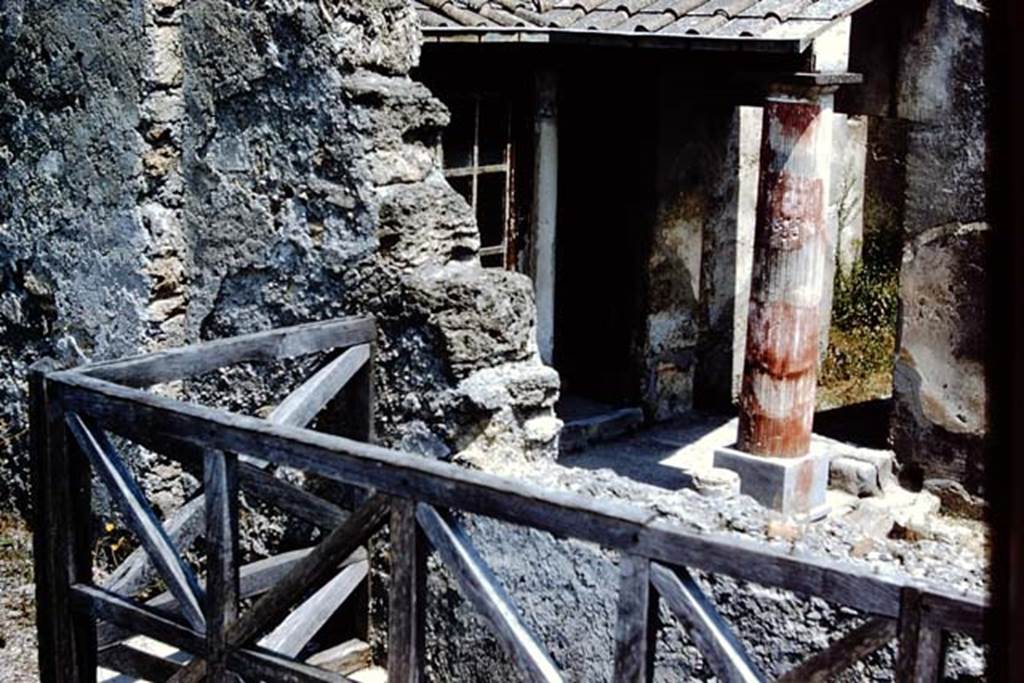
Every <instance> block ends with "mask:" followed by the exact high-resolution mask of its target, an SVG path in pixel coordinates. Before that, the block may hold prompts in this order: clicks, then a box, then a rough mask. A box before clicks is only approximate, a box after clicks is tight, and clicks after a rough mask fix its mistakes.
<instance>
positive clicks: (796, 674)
mask: <svg viewBox="0 0 1024 683" xmlns="http://www.w3.org/2000/svg"><path fill="white" fill-rule="evenodd" d="M895 637H896V622H894V621H893V620H892V619H885V618H883V617H876V618H874V619H868V620H867V621H865V622H864V623H863V624H861V625H860V626H858V627H857V628H855V629H853V630H852V631H850V632H849V633H847V634H846V635H845V636H843V637H842V638H840V639H839V640H837V641H836V642H834V643H832V644H831V645H829V646H828V649H826V650H824V651H823V652H819V653H817V654H815V655H812V656H810V657H808V658H807V659H806V660H804V661H803V662H802V663H800V664H799V665H797V666H795V667H794V668H792V669H791V670H789V671H787V672H786V673H785V674H784V675H783V676H781V677H780V678H779V679H778V681H777V682H776V683H828V682H829V681H833V680H835V678H836V676H837V675H839V674H840V673H842V672H843V671H846V670H847V669H848V668H850V667H851V666H853V665H854V664H856V663H857V662H859V661H861V660H862V659H864V658H865V657H868V656H869V655H871V654H873V653H875V652H877V651H878V650H881V649H882V648H883V647H885V646H886V645H888V644H889V643H890V642H891V641H892V639H893V638H895Z"/></svg>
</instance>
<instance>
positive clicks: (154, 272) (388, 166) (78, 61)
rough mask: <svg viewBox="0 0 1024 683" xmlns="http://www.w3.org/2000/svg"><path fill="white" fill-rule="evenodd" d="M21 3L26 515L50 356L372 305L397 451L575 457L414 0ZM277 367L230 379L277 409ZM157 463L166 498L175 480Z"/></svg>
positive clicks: (16, 449) (6, 482) (383, 403)
mask: <svg viewBox="0 0 1024 683" xmlns="http://www.w3.org/2000/svg"><path fill="white" fill-rule="evenodd" d="M4 9H5V11H4V17H3V22H4V23H3V24H2V29H3V33H2V36H3V41H4V43H3V46H2V47H3V48H4V49H3V50H2V56H0V70H2V71H3V76H4V78H3V83H2V85H0V112H2V114H0V140H2V141H3V142H2V143H0V145H2V146H0V169H2V170H3V174H2V176H3V177H4V181H3V183H2V185H0V219H2V223H0V225H2V228H3V234H4V240H3V247H2V250H0V265H2V268H3V280H2V283H3V291H2V299H0V302H2V306H0V316H2V322H0V324H2V328H0V334H2V335H3V338H4V341H5V345H4V350H3V352H2V354H0V362H2V363H3V364H4V370H5V373H4V376H5V380H4V385H3V386H2V387H0V392H2V395H0V404H2V405H3V411H4V413H3V416H2V419H3V421H4V424H3V427H4V446H3V448H4V449H5V453H4V455H5V456H7V457H5V458H4V460H3V463H4V464H3V467H4V470H3V471H2V472H0V482H3V484H2V486H4V487H5V491H4V493H8V494H11V495H7V496H5V499H6V500H12V496H14V498H15V500H16V502H17V505H18V506H19V507H22V508H23V507H24V503H25V484H24V477H23V473H24V472H25V469H26V467H25V459H24V453H25V445H26V441H25V438H24V433H23V430H24V426H25V417H24V414H23V412H22V411H23V408H22V406H23V405H24V398H25V396H24V376H25V370H26V367H27V365H28V364H29V363H30V362H31V361H32V360H33V359H34V358H35V357H38V356H40V355H43V354H54V353H58V352H60V351H61V349H67V353H66V354H65V355H66V356H67V357H68V360H69V361H73V360H75V358H74V355H73V353H72V352H73V350H74V348H75V347H76V346H77V347H80V348H81V350H82V351H84V353H85V354H86V355H88V356H89V357H91V358H94V359H101V358H110V357H115V356H119V355H123V354H126V353H130V352H134V351H139V350H144V349H150V348H155V347H159V346H163V345H167V344H176V343H181V342H182V341H193V340H197V339H204V338H212V337H219V336H224V335H229V334H237V333H244V332H250V331H254V330H258V329H265V328H267V327H271V326H275V325H285V324H293V323H298V322H304V321H309V320H318V319H324V318H328V317H332V316H336V315H345V314H350V313H371V314H374V315H376V316H378V318H379V319H380V321H381V339H380V342H379V348H378V376H377V381H378V425H377V426H378V434H379V435H380V436H381V439H382V440H383V441H385V442H387V443H392V444H400V445H402V446H403V447H406V448H409V449H411V450H414V451H419V452H426V453H428V454H430V455H433V456H436V457H449V456H451V455H452V454H453V453H455V452H457V451H462V452H463V453H464V455H465V456H466V457H467V458H472V457H473V456H474V454H479V453H480V452H482V451H484V450H490V451H491V454H492V456H497V457H501V456H509V457H511V456H512V455H513V454H517V455H516V457H524V456H523V454H526V457H531V456H532V457H543V456H550V455H552V454H553V451H554V449H555V447H556V441H557V432H558V427H559V423H558V421H557V419H556V418H554V416H553V413H552V405H553V402H554V400H555V398H556V395H557V391H558V377H557V374H556V373H554V371H552V370H550V369H547V368H545V367H544V366H543V365H541V363H540V361H539V359H538V357H537V352H536V344H535V341H534V322H533V299H532V289H531V287H530V284H529V280H528V279H527V278H526V277H524V276H521V275H517V274H513V273H507V272H503V271H496V270H484V269H483V268H481V267H480V265H479V259H478V256H477V250H478V247H479V237H478V234H477V231H476V227H475V225H474V222H473V219H472V214H471V212H470V210H469V208H468V207H467V206H466V204H465V202H464V201H463V200H462V199H461V198H460V197H459V196H458V195H457V194H456V193H455V192H454V191H453V190H451V188H450V187H448V185H447V184H446V182H445V181H444V179H443V176H442V174H441V173H440V170H439V168H438V166H437V163H436V160H435V158H434V155H433V152H432V149H433V147H434V146H435V143H436V141H437V136H438V135H439V133H440V131H441V129H442V128H443V126H444V125H446V123H447V121H448V114H447V111H446V110H445V108H444V107H443V105H441V104H440V102H438V101H437V100H436V99H434V98H433V97H432V96H431V95H430V93H429V92H428V91H427V90H426V89H425V88H424V87H422V86H421V85H419V84H417V83H415V82H414V81H412V80H411V79H409V78H408V76H407V75H406V74H407V72H408V70H409V69H410V67H411V66H412V65H413V64H414V63H415V61H416V59H417V58H418V50H419V47H418V46H419V40H420V36H419V30H418V27H417V25H416V22H415V17H414V14H413V11H412V9H411V7H410V5H409V4H408V3H407V2H406V1H405V0H374V1H372V2H341V3H332V2H313V1H307V2H288V1H285V0H268V1H267V2H261V3H258V6H254V5H253V4H252V3H249V2H244V1H242V0H238V1H229V0H197V1H195V2H189V3H187V4H182V3H179V2H177V1H176V0H150V1H149V2H144V3H143V2H136V3H129V2H121V3H116V2H112V3H93V2H86V1H85V0H81V1H75V2H67V3H60V4H58V5H53V6H51V5H50V4H48V3H41V2H14V3H7V4H5V6H4ZM64 337H67V338H68V339H74V340H75V343H74V344H71V343H70V342H64V343H63V344H61V343H60V341H61V339H63V338H64ZM267 377H270V375H266V374H264V373H263V372H262V371H260V370H258V369H256V368H242V369H239V370H237V371H234V372H233V374H232V375H231V380H232V383H233V384H234V388H235V391H236V392H237V391H244V392H250V393H252V395H253V396H254V397H255V398H253V399H252V401H250V403H254V406H253V407H254V408H262V407H263V406H262V405H259V404H260V402H261V401H263V400H264V399H265V400H266V402H268V403H270V402H272V401H273V400H279V398H280V397H281V396H283V395H284V394H285V393H286V392H287V390H288V389H289V386H288V385H286V384H284V383H283V382H284V377H283V376H282V382H281V385H280V386H275V385H274V384H275V381H276V380H273V379H271V380H267V379H266V378H267ZM273 377H277V375H274V376H273ZM288 379H294V378H293V377H292V378H288ZM193 391H195V392H198V393H196V396H198V397H199V398H206V397H207V394H206V393H204V392H205V391H206V389H205V388H202V387H196V388H195V389H193ZM143 464H144V465H145V463H143ZM144 469H146V468H145V467H144ZM164 474H166V473H164ZM145 477H146V479H147V481H146V482H145V483H146V485H147V487H148V488H150V493H159V491H156V490H155V489H158V488H159V487H160V482H161V481H164V480H167V479H169V477H166V476H151V475H148V474H147V475H145ZM179 493H180V492H179ZM172 497H177V498H180V496H172Z"/></svg>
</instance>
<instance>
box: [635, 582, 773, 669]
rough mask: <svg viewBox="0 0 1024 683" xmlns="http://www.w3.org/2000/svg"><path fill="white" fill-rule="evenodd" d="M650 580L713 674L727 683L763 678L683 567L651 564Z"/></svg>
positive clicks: (730, 630)
mask: <svg viewBox="0 0 1024 683" xmlns="http://www.w3.org/2000/svg"><path fill="white" fill-rule="evenodd" d="M651 583H653V584H654V587H655V588H657V589H658V594H659V595H661V597H662V599H664V600H665V602H666V604H668V607H669V610H670V611H671V612H672V614H673V615H675V617H676V619H678V620H679V621H680V622H682V624H683V627H684V628H685V630H686V634H687V635H688V636H690V638H691V639H692V640H693V642H694V644H695V645H696V646H697V649H698V650H700V653H701V654H702V655H703V656H704V659H705V661H707V663H708V666H710V667H711V670H712V671H714V672H715V677H716V678H717V679H718V680H720V681H726V682H728V683H755V682H758V681H764V680H765V678H764V675H763V674H761V672H760V671H758V669H757V665H755V664H754V662H753V661H751V659H750V658H749V657H748V656H747V652H746V649H745V648H744V647H743V644H742V643H740V641H739V639H738V638H736V636H735V635H733V632H732V629H731V628H729V625H728V624H727V623H725V620H723V619H722V617H721V616H720V615H719V614H718V611H717V610H716V609H715V607H714V605H712V604H711V602H710V601H709V600H708V599H707V597H706V596H705V595H704V591H702V590H701V589H700V586H698V585H697V583H696V582H695V581H694V580H693V577H692V576H690V573H689V572H688V571H686V570H685V569H670V568H669V567H666V566H664V565H661V564H658V563H656V562H654V563H651Z"/></svg>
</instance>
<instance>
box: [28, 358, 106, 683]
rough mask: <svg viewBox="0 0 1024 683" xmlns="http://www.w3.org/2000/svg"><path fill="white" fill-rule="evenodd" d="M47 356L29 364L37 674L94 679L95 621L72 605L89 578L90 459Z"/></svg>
mask: <svg viewBox="0 0 1024 683" xmlns="http://www.w3.org/2000/svg"><path fill="white" fill-rule="evenodd" d="M57 369H59V368H58V367H57V363H56V362H55V361H52V360H50V359H44V360H42V361H39V362H38V363H36V364H34V365H33V366H32V368H31V369H30V370H29V401H30V405H29V421H30V427H31V445H30V448H31V461H32V462H31V468H32V496H33V500H32V504H33V513H34V520H33V523H34V536H33V554H34V557H35V581H36V615H37V617H36V618H37V623H38V633H39V676H40V680H42V681H45V682H46V683H50V682H54V683H79V682H81V681H95V680H96V624H95V622H94V621H93V619H92V617H91V616H89V615H86V614H80V613H76V612H73V611H72V609H71V590H70V589H71V585H72V584H75V583H85V584H90V583H92V536H91V517H92V510H91V500H92V495H91V494H92V488H91V482H90V477H89V466H88V463H87V462H86V461H85V458H83V457H78V456H79V454H78V453H77V452H76V449H75V446H74V443H73V442H72V441H71V440H70V439H69V438H68V435H67V427H66V426H65V424H64V411H63V409H62V408H61V406H60V404H59V402H58V401H57V400H56V397H55V396H54V391H53V384H51V383H50V382H49V381H48V380H47V378H46V375H47V373H48V372H52V371H55V370H57Z"/></svg>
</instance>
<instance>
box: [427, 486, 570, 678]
mask: <svg viewBox="0 0 1024 683" xmlns="http://www.w3.org/2000/svg"><path fill="white" fill-rule="evenodd" d="M416 520H417V521H418V522H419V524H420V528H422V529H423V533H424V534H425V535H426V536H427V538H428V539H429V540H430V545H431V546H433V548H434V550H436V551H437V554H438V555H439V556H440V558H441V561H442V562H444V564H445V566H446V567H447V568H448V570H449V571H450V572H451V574H452V576H453V577H454V578H455V581H456V583H458V584H459V589H460V590H461V591H462V594H463V597H465V598H466V599H467V600H468V601H469V602H470V604H472V605H473V607H474V608H476V611H477V613H478V614H480V616H482V617H483V618H484V621H485V622H487V625H488V626H489V627H490V629H491V633H492V634H494V636H495V637H496V638H497V639H498V642H499V644H501V646H502V648H503V649H504V650H505V652H507V653H508V655H509V656H510V657H511V658H512V661H513V662H515V664H516V667H517V668H518V669H519V671H520V672H521V673H522V674H523V677H524V678H526V679H527V680H530V681H561V680H562V674H561V673H560V672H559V671H558V667H557V666H555V663H554V662H553V661H551V657H550V655H548V653H547V651H546V650H545V649H544V647H543V646H542V645H541V643H540V641H539V640H538V638H537V636H536V635H534V633H533V630H532V629H531V628H530V627H529V626H528V625H527V624H526V622H524V621H523V619H522V617H521V616H520V615H519V612H518V610H516V608H515V605H514V604H513V603H512V600H511V598H509V596H508V594H507V593H506V592H505V589H504V588H502V586H501V584H500V583H499V582H498V580H497V578H496V577H495V576H494V574H492V573H491V570H490V568H489V567H488V566H487V563H486V562H484V560H483V558H482V557H480V554H479V553H478V552H477V551H476V548H474V547H473V545H472V543H470V542H469V539H468V538H467V537H466V535H465V533H464V532H463V531H462V529H461V528H460V527H459V526H458V525H457V524H455V523H454V522H449V521H448V520H446V519H445V518H444V517H442V516H441V514H440V513H439V512H438V511H437V510H435V509H434V508H433V507H431V506H429V505H425V504H423V503H419V504H417V505H416Z"/></svg>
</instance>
